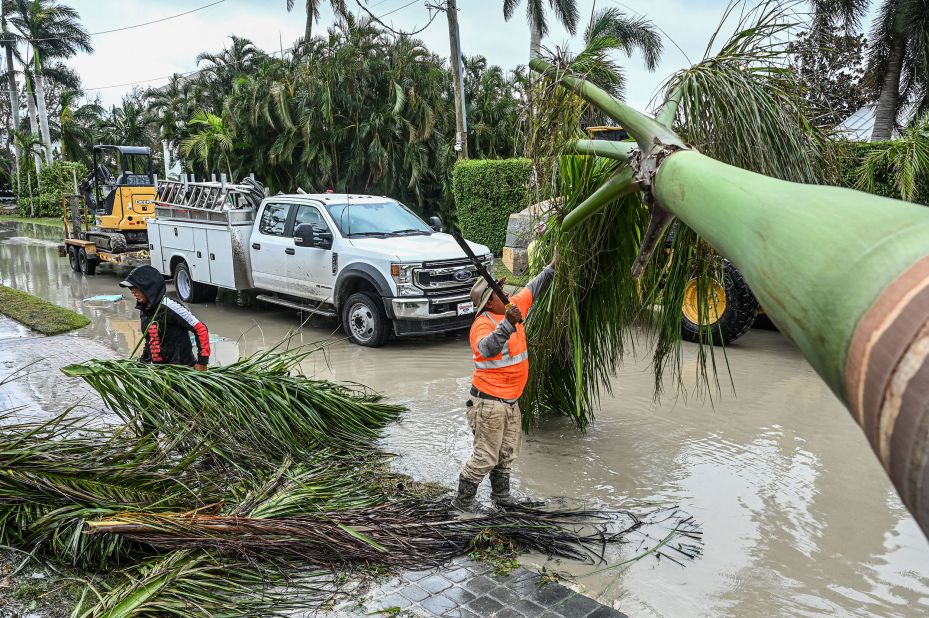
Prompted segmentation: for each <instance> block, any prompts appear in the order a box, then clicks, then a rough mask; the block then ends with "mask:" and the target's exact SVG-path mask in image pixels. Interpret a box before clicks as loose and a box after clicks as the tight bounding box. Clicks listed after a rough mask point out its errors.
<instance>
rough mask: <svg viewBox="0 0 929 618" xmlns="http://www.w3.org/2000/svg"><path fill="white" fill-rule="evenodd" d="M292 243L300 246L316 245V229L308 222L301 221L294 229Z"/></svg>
mask: <svg viewBox="0 0 929 618" xmlns="http://www.w3.org/2000/svg"><path fill="white" fill-rule="evenodd" d="M294 244H295V245H300V246H301V247H315V246H316V229H315V228H314V227H313V225H312V224H310V223H301V224H300V225H298V226H297V229H295V230H294Z"/></svg>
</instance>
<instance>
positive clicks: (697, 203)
mask: <svg viewBox="0 0 929 618" xmlns="http://www.w3.org/2000/svg"><path fill="white" fill-rule="evenodd" d="M654 192H655V193H654V195H655V198H656V199H657V201H658V203H660V204H661V205H662V206H663V207H664V208H666V209H667V210H669V211H670V212H672V213H673V214H675V215H677V216H679V217H680V218H681V220H682V221H683V222H684V223H686V224H687V225H689V226H690V227H692V228H693V229H694V230H695V231H696V232H697V233H698V234H700V236H702V237H703V238H705V239H706V240H707V241H708V242H709V243H710V244H712V245H713V247H715V248H716V249H717V250H719V252H720V253H721V254H722V255H725V256H726V257H727V258H729V259H730V260H732V262H733V264H735V266H736V267H737V268H738V269H739V271H740V272H741V273H742V274H744V275H745V278H746V279H747V280H748V282H749V284H750V285H751V286H752V291H753V292H754V293H755V295H756V296H757V297H758V300H759V302H760V304H761V306H763V307H764V308H765V314H766V315H768V317H770V319H771V321H772V322H774V323H775V324H776V325H777V327H778V328H779V329H780V331H781V332H782V333H783V334H784V335H786V336H787V338H788V339H790V340H791V341H792V342H793V343H794V344H795V345H796V346H797V347H798V348H800V351H801V352H802V353H803V355H804V356H805V357H806V359H807V360H808V361H809V362H810V364H811V365H812V366H813V368H814V369H815V370H816V372H817V373H819V375H820V376H821V377H822V378H823V380H824V381H825V382H826V384H828V385H829V387H830V388H831V389H832V391H833V392H834V393H835V394H836V396H838V398H839V399H840V400H841V401H842V402H843V403H845V405H846V406H847V407H848V409H849V410H850V411H851V413H852V417H853V418H854V419H855V421H856V422H857V423H858V424H859V425H860V426H861V428H862V429H863V430H864V433H865V435H866V436H867V438H868V441H869V442H870V444H871V447H872V449H873V450H874V453H875V454H876V455H877V457H878V459H880V461H881V463H882V464H883V466H884V469H885V470H886V471H887V473H888V475H889V476H890V480H891V482H892V483H893V484H894V487H896V489H897V492H898V493H899V494H900V498H901V499H902V500H903V503H904V504H905V505H906V506H907V508H908V509H909V510H910V512H911V513H912V514H913V516H914V517H915V519H916V521H917V523H918V524H919V525H920V527H921V528H922V530H923V533H925V534H926V535H927V536H929V248H927V246H926V242H925V239H926V237H927V234H929V210H927V209H926V208H925V207H924V206H918V205H915V204H910V203H907V202H902V201H898V200H891V199H887V198H882V197H877V196H874V195H870V194H867V193H860V192H858V191H853V190H851V189H840V188H837V187H824V186H815V185H802V184H796V183H790V182H785V181H782V180H777V179H774V178H769V177H767V176H762V175H760V174H755V173H752V172H748V171H745V170H742V169H739V168H736V167H732V166H729V165H726V164H724V163H720V162H719V161H715V160H713V159H711V158H709V157H706V156H704V155H702V154H699V153H697V152H693V151H684V152H678V153H675V154H672V155H671V156H669V157H668V158H666V159H665V160H664V161H663V162H662V163H661V164H660V166H659V170H658V175H657V177H656V179H655V186H654ZM825 229H828V230H829V234H828V239H826V240H827V241H826V242H824V237H823V235H822V230H825ZM759 246H764V251H759V250H758V247H759ZM836 264H842V268H836V267H835V265H836Z"/></svg>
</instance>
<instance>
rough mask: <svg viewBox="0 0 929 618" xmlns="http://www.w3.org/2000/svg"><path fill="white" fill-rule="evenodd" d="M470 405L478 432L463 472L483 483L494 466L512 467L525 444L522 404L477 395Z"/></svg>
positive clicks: (471, 420) (474, 429) (470, 417)
mask: <svg viewBox="0 0 929 618" xmlns="http://www.w3.org/2000/svg"><path fill="white" fill-rule="evenodd" d="M473 401H474V405H473V406H471V407H470V408H468V425H470V426H471V431H472V432H474V453H472V455H471V458H470V459H468V461H467V462H466V463H465V465H464V468H463V469H462V471H461V474H462V476H464V477H465V478H466V479H468V480H469V481H471V482H473V483H480V482H481V481H482V480H483V479H484V477H485V476H487V475H488V474H489V473H490V471H491V470H493V469H494V468H497V469H499V470H503V471H505V472H509V471H510V467H511V466H512V465H513V461H515V460H516V458H517V457H518V456H519V451H520V449H521V448H522V445H523V425H522V415H521V414H520V412H519V404H516V403H514V404H513V405H509V404H506V403H503V402H502V401H493V400H491V399H481V398H480V397H475V398H474V399H473Z"/></svg>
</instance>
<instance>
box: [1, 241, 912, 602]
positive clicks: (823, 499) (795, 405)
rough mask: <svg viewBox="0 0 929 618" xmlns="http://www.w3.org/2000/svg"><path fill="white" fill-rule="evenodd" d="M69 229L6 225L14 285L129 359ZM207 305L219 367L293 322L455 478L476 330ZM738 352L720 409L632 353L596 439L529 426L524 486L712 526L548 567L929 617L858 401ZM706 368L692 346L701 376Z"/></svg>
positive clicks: (419, 473) (664, 590)
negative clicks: (379, 339) (696, 544)
mask: <svg viewBox="0 0 929 618" xmlns="http://www.w3.org/2000/svg"><path fill="white" fill-rule="evenodd" d="M57 239H58V232H57V230H55V229H54V228H48V227H41V226H33V225H24V224H17V225H13V224H0V283H3V284H5V285H10V286H13V287H16V288H19V289H22V290H25V291H28V292H31V293H33V294H36V295H38V296H41V297H43V298H46V299H48V300H49V301H51V302H54V303H57V304H59V305H62V306H65V307H69V308H72V309H74V310H76V311H79V312H81V313H83V314H85V315H87V316H88V317H89V318H91V320H92V321H93V322H92V324H91V325H90V326H88V327H87V328H85V329H83V330H82V331H80V332H79V333H76V334H75V335H74V336H76V337H89V338H92V339H94V340H96V341H98V342H101V343H104V344H106V345H108V346H109V347H111V348H112V349H113V350H115V351H116V352H117V353H119V354H121V355H126V354H128V353H129V351H130V350H131V349H132V348H133V347H134V346H135V343H136V341H137V340H138V338H139V335H140V328H139V322H138V317H137V313H136V312H135V310H134V309H133V304H134V303H133V302H132V301H131V300H130V299H129V295H128V293H123V296H124V297H125V299H124V300H121V301H118V302H115V303H108V302H100V303H95V302H91V301H89V302H85V301H84V300H83V299H87V298H90V297H93V296H95V295H106V294H119V293H120V292H121V290H120V289H119V288H118V287H117V282H118V280H119V279H118V274H117V273H115V272H113V270H112V269H110V268H101V269H99V270H98V273H99V274H98V275H97V276H95V277H83V276H81V275H79V274H74V273H72V272H71V270H70V268H69V266H68V263H67V260H66V259H64V258H59V257H58V256H57V251H56V248H55V246H56V242H57ZM169 287H170V286H169ZM193 310H194V312H195V313H196V314H197V316H198V317H200V319H202V320H203V321H204V322H205V323H206V324H207V325H208V327H209V329H210V333H211V335H212V336H213V338H214V343H213V346H214V358H215V359H216V360H217V362H220V363H229V362H232V361H234V360H235V359H236V358H238V357H239V355H241V354H248V353H251V352H254V351H256V350H260V349H264V348H267V347H269V346H271V345H274V344H276V343H277V342H279V341H280V340H281V339H283V338H284V337H286V336H287V335H288V334H291V333H295V334H294V341H297V342H299V341H303V342H307V343H309V342H315V341H320V340H329V341H331V342H332V345H331V346H330V347H329V348H328V350H327V352H326V354H325V355H322V354H319V355H316V356H315V357H313V358H311V359H310V360H309V361H307V363H306V365H305V366H304V371H305V372H306V373H308V374H315V375H317V376H320V377H328V378H334V379H337V380H347V381H357V382H361V383H364V384H367V385H368V386H371V387H372V388H375V389H377V390H379V391H381V392H383V393H384V394H386V395H387V396H388V397H389V398H390V399H391V400H394V401H397V402H400V403H403V404H404V405H406V406H408V408H409V412H408V413H407V414H406V416H405V417H404V419H403V421H402V422H401V423H399V424H397V425H395V426H393V427H391V428H390V429H389V431H388V432H387V436H386V438H385V447H386V448H387V449H388V450H390V451H391V452H394V453H397V454H398V455H399V457H398V458H397V460H396V461H395V466H396V467H397V468H398V469H399V470H401V471H403V472H407V473H409V474H411V475H413V476H415V477H416V478H417V479H420V480H426V481H434V482H439V483H443V484H446V485H448V486H452V484H453V483H454V481H455V478H456V477H457V473H458V469H459V465H460V463H461V461H462V460H463V459H464V458H466V457H467V455H468V447H469V438H470V435H469V431H468V429H467V426H466V422H465V416H464V412H465V407H464V401H465V399H466V392H467V387H468V383H469V382H468V375H469V372H470V362H469V351H468V344H467V340H466V338H465V337H464V336H463V335H460V334H459V335H450V336H436V337H430V338H426V339H408V340H400V341H394V342H391V343H390V344H389V345H388V346H387V347H384V348H380V349H366V348H361V347H358V346H354V345H350V344H348V343H346V342H344V340H343V338H342V336H341V333H340V332H339V331H338V330H337V325H336V324H335V323H334V322H332V321H327V320H311V321H310V322H309V323H306V324H304V325H303V326H302V328H301V318H300V316H299V315H298V314H297V313H296V312H293V311H289V310H280V309H277V308H269V307H263V308H242V307H237V306H235V305H234V304H230V303H219V304H209V305H197V306H194V307H193ZM728 358H729V364H730V367H731V370H732V376H733V382H734V386H735V390H736V394H735V395H733V394H732V392H731V389H729V388H724V392H723V394H722V398H721V400H719V401H717V402H716V404H715V406H714V405H710V404H709V403H708V402H705V401H698V400H694V399H693V398H690V399H688V400H686V401H685V400H682V399H680V398H673V397H665V398H664V399H663V400H662V402H661V403H659V404H656V403H654V402H653V400H652V386H653V385H652V376H651V374H650V372H649V366H648V362H647V361H646V360H641V361H630V362H628V363H627V365H626V367H625V368H624V369H623V370H622V371H621V373H620V374H619V375H618V376H617V377H616V379H615V382H614V395H613V396H611V397H607V398H605V399H604V400H603V402H602V407H601V409H600V410H599V411H598V413H597V420H596V422H595V424H594V426H593V427H592V429H591V431H590V432H589V433H588V434H587V435H579V434H578V433H576V432H575V431H574V430H573V429H572V428H571V426H570V425H569V424H568V423H566V422H564V421H562V420H554V421H552V422H550V423H549V424H548V425H546V426H545V427H544V428H542V429H540V430H538V431H535V432H533V433H532V434H530V435H529V436H527V438H526V444H525V448H524V453H523V456H522V457H521V458H520V460H519V462H518V464H517V475H518V485H517V487H518V489H519V490H520V491H522V492H527V493H532V494H535V495H539V496H561V497H565V498H567V499H570V500H573V501H587V502H593V503H595V504H600V505H603V506H607V507H621V506H624V505H628V504H630V503H636V502H640V503H651V504H678V505H680V506H681V507H682V508H683V509H685V510H687V511H688V512H690V513H691V514H693V515H694V516H695V517H696V518H697V519H698V520H699V521H700V522H701V523H702V525H703V530H704V538H705V553H704V556H703V557H702V558H701V559H700V560H698V561H697V562H695V563H693V564H690V565H688V566H687V567H686V568H681V567H679V566H677V565H675V564H673V563H670V562H658V563H656V562H655V561H654V560H653V559H650V558H647V559H644V560H641V561H639V562H635V563H633V564H631V565H630V566H627V567H624V568H620V569H614V570H610V571H606V572H601V573H597V574H593V575H587V574H588V573H590V572H591V571H592V570H593V569H591V568H590V567H582V566H578V565H574V564H568V563H560V564H553V563H549V564H547V565H546V566H547V568H548V569H554V570H558V571H563V572H566V573H570V574H573V575H575V576H578V578H577V580H576V582H577V583H578V584H579V585H580V586H582V587H583V588H584V589H585V590H586V591H587V592H588V593H589V594H591V595H593V596H598V597H599V598H600V600H602V601H604V602H612V601H617V602H618V605H617V606H618V607H619V608H620V609H621V610H623V611H625V612H627V613H629V614H630V615H632V616H700V615H709V616H722V615H725V616H762V615H764V616H767V615H777V616H798V615H800V616H814V615H823V614H827V615H854V616H925V615H929V543H927V541H926V539H925V538H924V537H923V535H922V534H921V533H920V532H919V530H918V528H917V526H916V524H915V523H914V521H913V519H912V517H911V516H910V515H909V514H908V513H907V511H906V510H905V509H904V507H903V506H902V504H901V503H900V500H899V499H898V498H897V496H896V494H895V493H894V490H893V488H892V487H891V485H890V483H889V482H888V480H887V478H886V476H885V474H884V472H883V471H882V469H881V467H880V465H879V464H878V463H877V460H876V459H875V458H874V456H873V455H872V454H871V451H870V448H869V447H868V444H867V442H866V441H865V439H864V437H863V435H862V433H861V431H860V430H859V429H858V427H857V426H856V425H855V424H854V422H853V421H852V420H851V418H850V416H849V415H848V413H847V412H846V411H845V409H844V408H843V407H842V406H841V405H840V404H839V403H838V401H837V400H836V399H835V397H834V396H833V395H832V393H831V392H830V391H829V390H828V389H827V388H826V387H825V386H824V385H823V384H822V382H821V381H820V379H819V378H818V377H817V376H816V374H815V373H814V372H813V371H812V369H811V368H810V367H809V365H808V364H807V363H806V362H805V361H804V360H803V358H802V357H801V356H800V355H799V353H798V352H797V351H796V350H795V349H794V348H793V347H792V346H791V345H790V344H789V343H788V342H787V341H786V340H785V339H784V338H783V337H782V336H781V335H780V334H778V333H776V332H771V331H762V330H753V331H752V332H751V333H749V334H748V335H747V336H746V337H744V338H743V339H741V340H740V341H739V342H738V344H737V345H734V346H732V347H730V348H729V349H728ZM694 367H695V355H694V348H692V347H691V346H689V345H688V346H686V347H685V351H684V373H685V376H687V379H688V380H689V379H690V376H692V375H693V370H694ZM482 490H483V491H484V492H486V488H482ZM526 561H527V562H528V563H530V564H535V565H537V566H538V565H541V564H543V561H541V560H539V559H537V558H534V557H529V558H527V560H526Z"/></svg>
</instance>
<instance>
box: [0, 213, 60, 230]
mask: <svg viewBox="0 0 929 618" xmlns="http://www.w3.org/2000/svg"><path fill="white" fill-rule="evenodd" d="M4 221H10V222H11V223H35V224H36V225H46V226H51V227H60V228H64V223H63V222H62V220H61V219H59V218H57V217H17V216H15V215H0V223H2V222H4Z"/></svg>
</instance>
